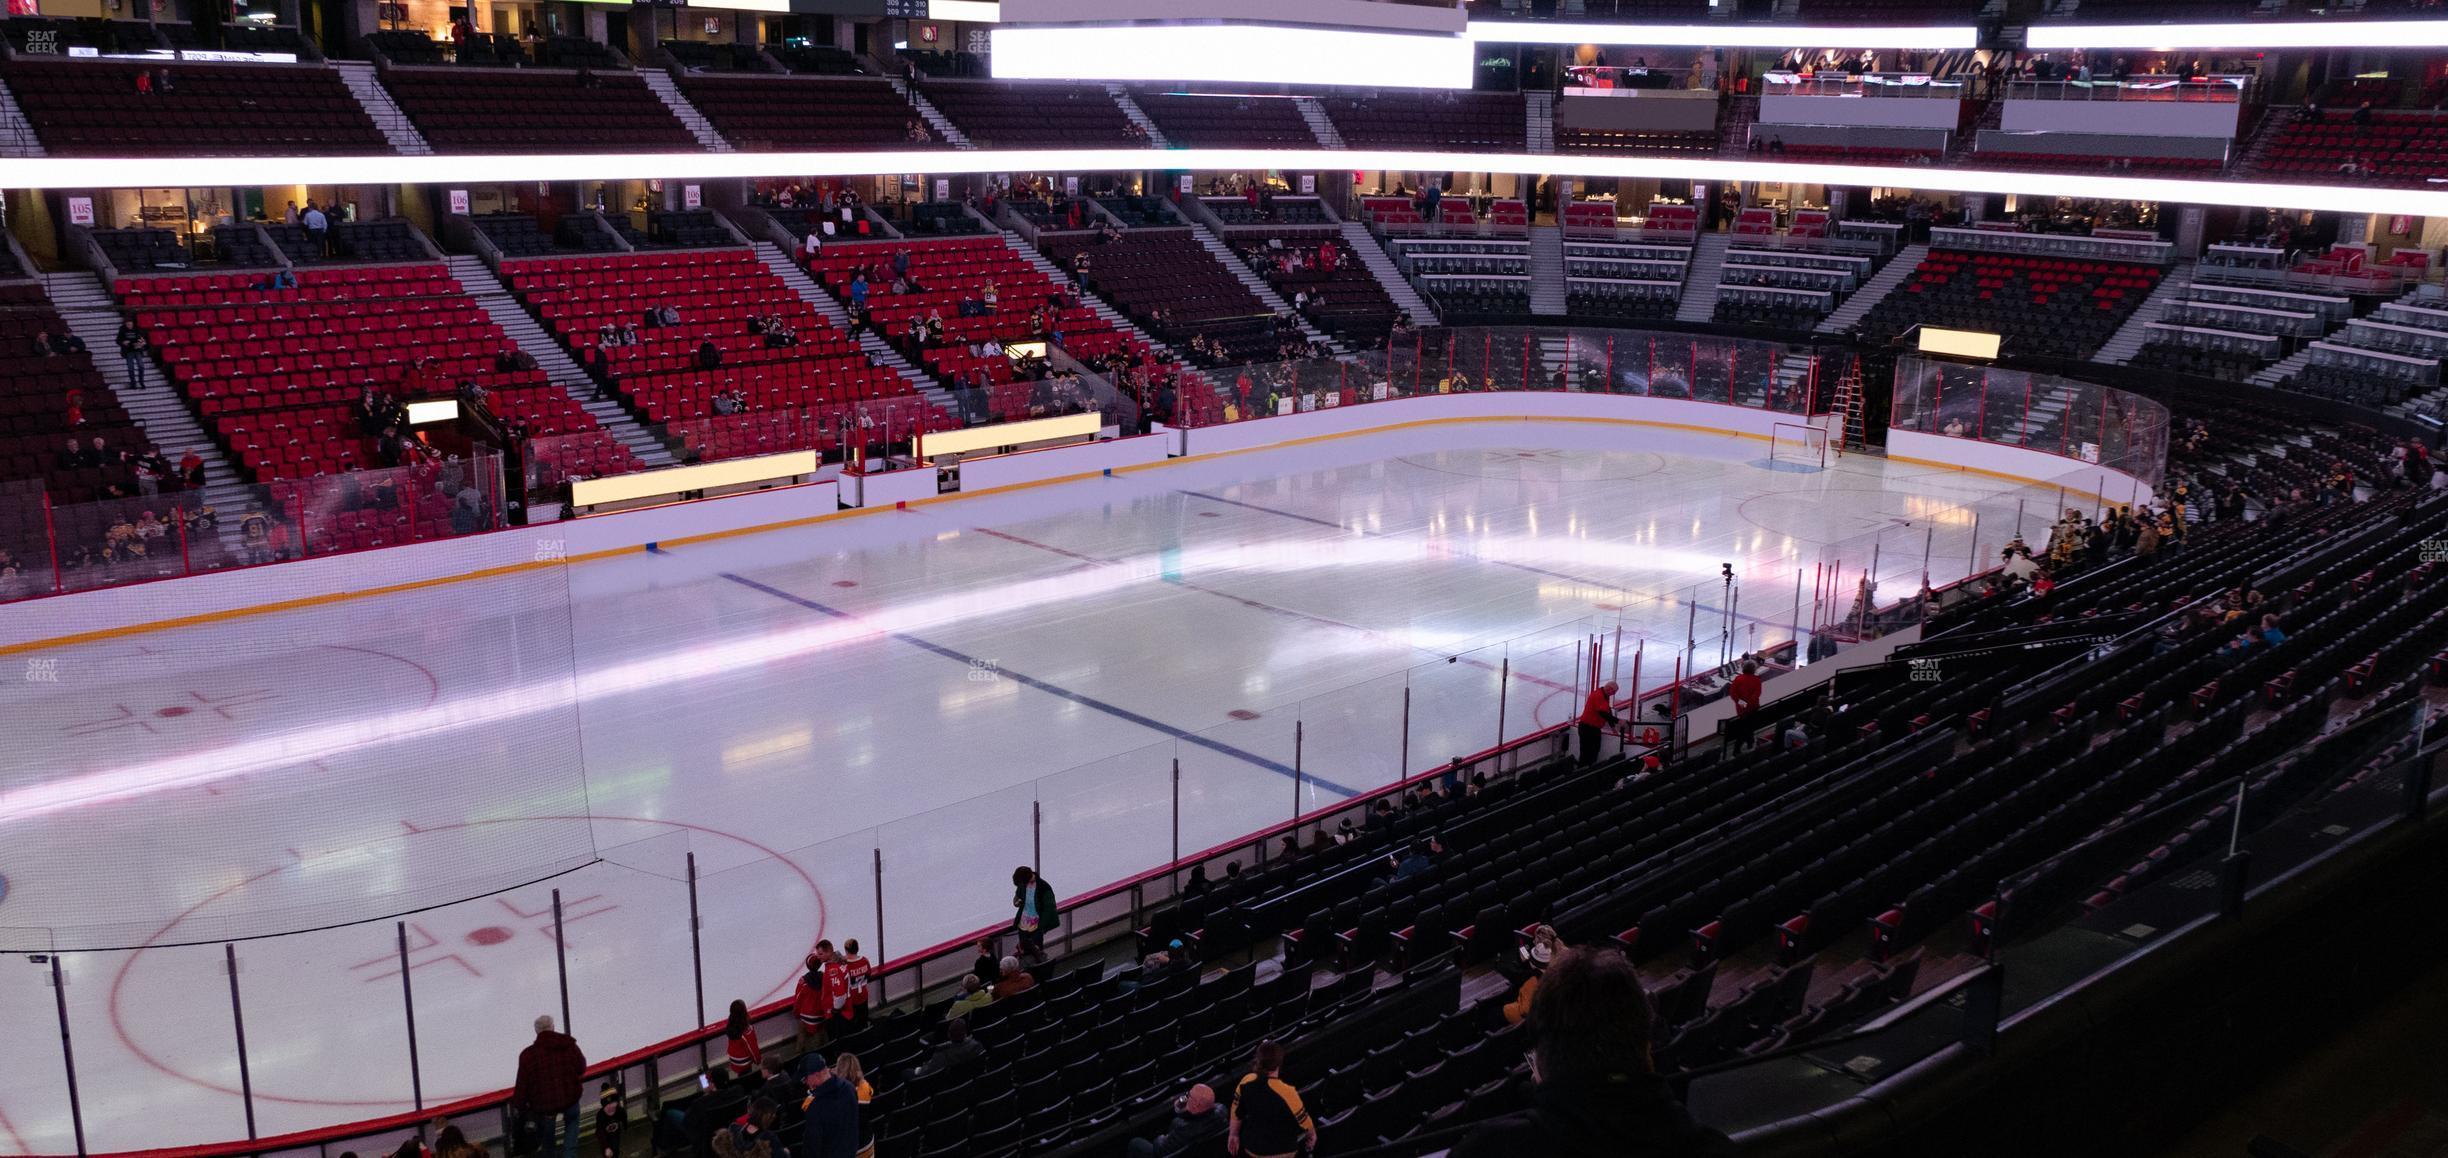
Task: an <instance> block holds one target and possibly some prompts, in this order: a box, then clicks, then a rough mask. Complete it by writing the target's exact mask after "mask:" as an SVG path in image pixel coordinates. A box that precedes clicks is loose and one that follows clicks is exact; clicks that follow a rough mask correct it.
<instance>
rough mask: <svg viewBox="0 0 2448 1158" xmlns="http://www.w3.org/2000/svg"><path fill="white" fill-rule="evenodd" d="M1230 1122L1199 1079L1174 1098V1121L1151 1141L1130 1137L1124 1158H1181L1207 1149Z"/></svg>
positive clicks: (1211, 1093) (1214, 1097)
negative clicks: (1199, 1082)
mask: <svg viewBox="0 0 2448 1158" xmlns="http://www.w3.org/2000/svg"><path fill="white" fill-rule="evenodd" d="M1230 1125H1231V1123H1230V1122H1228V1121H1227V1120H1226V1119H1225V1115H1224V1109H1223V1107H1221V1106H1218V1105H1217V1104H1216V1096H1215V1091H1214V1090H1212V1089H1209V1088H1208V1087H1207V1086H1206V1084H1204V1083H1201V1084H1199V1085H1194V1086H1192V1087H1190V1089H1189V1092H1187V1093H1184V1094H1183V1095H1182V1096H1180V1097H1178V1098H1175V1099H1173V1124H1172V1125H1170V1126H1168V1127H1166V1128H1165V1132H1164V1133H1162V1134H1158V1135H1157V1136H1156V1138H1155V1140H1154V1141H1149V1140H1148V1139H1146V1138H1133V1139H1131V1141H1130V1146H1129V1148H1128V1149H1125V1150H1124V1151H1123V1154H1124V1155H1125V1156H1126V1158H1182V1156H1183V1155H1197V1154H1203V1153H1206V1152H1208V1151H1210V1150H1212V1149H1213V1148H1214V1146H1213V1143H1214V1142H1215V1141H1216V1139H1218V1138H1222V1137H1223V1136H1224V1135H1225V1132H1226V1130H1227V1129H1228V1128H1229V1126H1230Z"/></svg>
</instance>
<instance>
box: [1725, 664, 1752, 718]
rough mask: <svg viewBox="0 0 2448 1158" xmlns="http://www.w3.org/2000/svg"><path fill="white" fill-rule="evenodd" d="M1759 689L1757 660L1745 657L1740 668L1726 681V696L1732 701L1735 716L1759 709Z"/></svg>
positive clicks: (1748, 713) (1746, 714) (1745, 714)
mask: <svg viewBox="0 0 2448 1158" xmlns="http://www.w3.org/2000/svg"><path fill="white" fill-rule="evenodd" d="M1760 690H1761V689H1760V678H1759V661H1758V660H1755V659H1746V660H1744V661H1743V662H1742V670H1741V671H1739V672H1736V673H1734V678H1733V679H1730V680H1727V681H1726V698H1727V699H1730V700H1732V701H1734V715H1735V716H1736V717H1738V718H1739V717H1742V716H1748V715H1750V714H1751V713H1753V712H1756V711H1758V710H1759V706H1760Z"/></svg>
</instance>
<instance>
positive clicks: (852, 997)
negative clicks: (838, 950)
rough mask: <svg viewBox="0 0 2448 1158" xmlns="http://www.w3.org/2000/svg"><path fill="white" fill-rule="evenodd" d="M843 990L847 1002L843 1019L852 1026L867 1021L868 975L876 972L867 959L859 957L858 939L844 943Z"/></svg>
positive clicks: (843, 1006)
mask: <svg viewBox="0 0 2448 1158" xmlns="http://www.w3.org/2000/svg"><path fill="white" fill-rule="evenodd" d="M841 965H842V988H843V992H844V995H845V998H846V999H845V1000H844V1002H843V1004H842V1018H843V1020H844V1021H846V1022H848V1023H849V1024H851V1025H857V1024H858V1023H860V1022H862V1021H865V1020H867V975H868V974H869V973H871V972H873V971H874V970H875V966H874V965H872V964H870V963H869V962H868V960H867V958H865V957H863V956H860V955H859V943H858V939H857V938H855V937H853V938H851V939H850V940H847V941H844V942H842V959H841Z"/></svg>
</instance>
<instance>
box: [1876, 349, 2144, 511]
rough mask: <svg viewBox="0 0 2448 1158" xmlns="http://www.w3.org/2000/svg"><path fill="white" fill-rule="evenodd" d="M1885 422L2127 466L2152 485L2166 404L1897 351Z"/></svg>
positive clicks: (2018, 372)
mask: <svg viewBox="0 0 2448 1158" xmlns="http://www.w3.org/2000/svg"><path fill="white" fill-rule="evenodd" d="M1888 426H1889V428H1890V429H1894V430H1910V431H1915V432H1917V433H1921V434H1939V435H1945V436H1947V437H1949V438H1967V439H1974V440H1977V441H1981V442H1989V443H1995V444H1998V445H2000V446H2015V447H2022V448H2024V449H2026V450H2037V451H2042V452H2045V453H2048V454H2053V455H2057V456H2059V457H2062V458H2068V459H2073V460H2074V461H2076V462H2079V463H2088V464H2092V465H2096V466H2102V467H2106V468H2108V469H2110V470H2115V471H2119V472H2122V473H2124V474H2126V475H2129V476H2131V477H2133V478H2135V479H2138V480H2140V481H2141V482H2142V484H2143V485H2145V486H2149V487H2151V488H2153V489H2156V488H2157V487H2158V485H2159V482H2160V479H2161V476H2162V474H2163V472H2164V471H2165V469H2166V463H2167V444H2168V412H2167V407H2165V406H2163V405H2161V404H2159V403H2157V402H2154V401H2152V400H2150V399H2148V398H2145V397H2143V396H2141V395H2139V394H2133V393H2128V392H2127V391H2123V390H2118V389H2114V388H2112V387H2107V386H2100V385H2097V384H2094V383H2090V382H2081V381H2076V380H2074V379H2071V378H2060V377H2058V376H2057V375H2054V374H2041V373H2035V372H2033V371H2029V370H2013V369H2008V368H2005V367H2002V366H1981V365H1972V364H1967V363H1961V362H1939V361H1934V360H1931V359H1927V358H1921V357H1917V356H1908V357H1905V358H1902V359H1899V360H1898V361H1897V363H1896V378H1895V405H1894V410H1893V413H1892V415H1891V417H1890V418H1889V419H1888Z"/></svg>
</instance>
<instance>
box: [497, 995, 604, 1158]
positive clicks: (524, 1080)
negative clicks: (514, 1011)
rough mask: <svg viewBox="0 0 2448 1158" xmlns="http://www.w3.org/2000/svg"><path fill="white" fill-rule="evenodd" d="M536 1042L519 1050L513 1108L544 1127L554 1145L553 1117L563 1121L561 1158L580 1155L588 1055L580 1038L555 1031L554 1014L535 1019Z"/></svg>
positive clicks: (547, 1142)
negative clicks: (580, 1046) (581, 1101)
mask: <svg viewBox="0 0 2448 1158" xmlns="http://www.w3.org/2000/svg"><path fill="white" fill-rule="evenodd" d="M535 1031H536V1035H535V1041H533V1042H531V1043H529V1044H528V1046H527V1048H526V1049H523V1050H520V1051H519V1059H518V1082H517V1084H515V1085H513V1086H512V1087H511V1088H510V1108H511V1109H512V1110H513V1111H515V1112H516V1113H518V1114H519V1115H520V1116H521V1117H523V1118H525V1119H527V1120H528V1121H530V1122H533V1123H535V1124H536V1125H537V1126H538V1127H540V1128H541V1129H542V1130H543V1133H544V1145H545V1147H546V1148H548V1149H549V1148H550V1147H551V1146H552V1131H553V1119H554V1118H555V1117H556V1116H557V1117H559V1118H560V1120H561V1122H560V1125H561V1158H578V1104H579V1099H580V1098H583V1097H584V1096H586V1054H584V1053H581V1052H579V1049H578V1042H577V1039H575V1038H572V1037H571V1036H570V1035H568V1034H566V1033H557V1032H554V1030H553V1019H552V1015H551V1014H546V1015H544V1016H542V1017H539V1018H536V1019H535Z"/></svg>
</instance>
